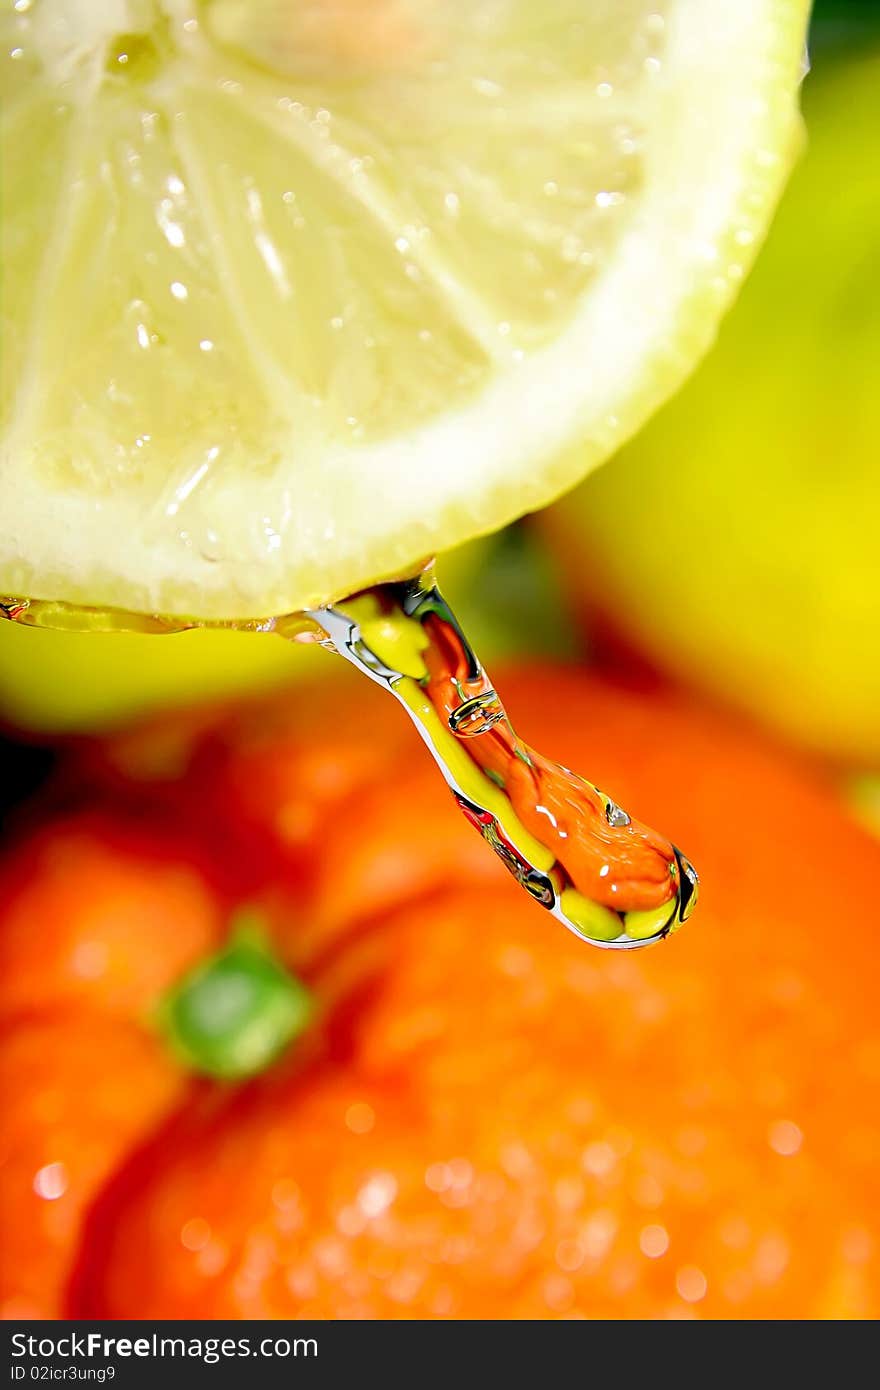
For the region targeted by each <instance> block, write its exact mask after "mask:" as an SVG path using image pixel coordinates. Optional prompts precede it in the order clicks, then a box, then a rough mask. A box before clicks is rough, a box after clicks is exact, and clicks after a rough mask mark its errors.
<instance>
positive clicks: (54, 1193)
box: [33, 1163, 69, 1202]
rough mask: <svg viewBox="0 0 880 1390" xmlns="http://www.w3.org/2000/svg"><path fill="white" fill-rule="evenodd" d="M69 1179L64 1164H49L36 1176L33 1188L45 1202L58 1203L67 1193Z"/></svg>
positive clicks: (40, 1169) (38, 1171) (38, 1170)
mask: <svg viewBox="0 0 880 1390" xmlns="http://www.w3.org/2000/svg"><path fill="white" fill-rule="evenodd" d="M68 1182H69V1178H68V1176H67V1168H66V1167H65V1165H64V1164H63V1163H47V1164H45V1166H44V1167H42V1168H38V1169H37V1171H36V1173H35V1174H34V1182H33V1188H34V1191H35V1192H36V1194H37V1196H38V1197H42V1198H43V1200H44V1201H45V1202H57V1200H58V1198H59V1197H63V1196H64V1194H65V1192H66V1191H67V1187H68Z"/></svg>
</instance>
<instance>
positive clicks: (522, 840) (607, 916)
mask: <svg viewBox="0 0 880 1390" xmlns="http://www.w3.org/2000/svg"><path fill="white" fill-rule="evenodd" d="M308 616H309V617H310V618H312V619H313V621H314V622H315V623H316V624H318V625H319V626H320V627H321V628H322V629H323V630H324V632H325V633H326V638H327V641H328V643H330V644H332V646H333V647H334V648H335V649H336V651H338V652H339V653H340V655H342V656H344V657H345V658H346V659H347V660H348V661H350V662H351V663H352V664H353V665H355V666H357V667H358V668H359V669H360V670H361V671H362V672H363V673H364V674H365V675H368V676H369V677H370V679H371V680H374V681H376V682H377V683H379V684H381V685H384V686H385V687H386V688H387V689H388V690H390V691H391V693H392V694H394V695H395V696H396V698H397V699H398V700H399V701H400V703H401V704H402V705H403V706H404V707H405V708H406V710H407V712H408V713H409V715H410V718H411V719H412V720H413V722H414V723H415V724H416V725H417V726H418V727H419V729H420V731H421V733H422V736H423V738H424V740H425V742H426V743H427V745H428V747H429V749H430V751H431V752H432V754H433V756H434V759H435V761H436V762H437V764H438V766H439V768H440V770H441V772H442V774H443V776H444V777H445V779H446V782H447V784H448V785H449V787H450V789H451V791H452V792H453V795H454V797H455V800H456V802H457V804H458V806H459V808H460V809H461V811H462V812H463V814H464V815H465V816H466V818H467V819H468V820H469V821H470V823H471V824H472V825H473V826H474V828H475V829H476V830H478V831H479V832H480V834H481V835H482V836H483V838H484V839H485V840H486V842H487V844H489V846H490V847H491V848H492V849H493V850H494V852H495V853H496V854H497V855H498V857H499V858H500V859H501V861H502V862H503V863H504V865H505V867H506V868H507V869H508V871H509V872H510V873H511V874H512V875H513V876H514V877H515V878H516V880H517V882H518V883H520V884H521V885H522V887H523V888H524V889H525V890H526V892H528V893H529V895H530V896H531V897H533V898H534V899H535V901H536V902H538V903H540V904H541V905H542V906H543V907H545V908H546V909H548V910H549V911H550V912H551V914H552V915H553V916H554V917H555V918H556V919H557V920H558V921H559V922H561V923H562V924H563V925H565V926H566V927H568V928H569V930H571V931H572V932H574V933H576V934H577V935H578V936H579V937H580V938H581V939H587V940H590V941H592V942H593V943H594V944H596V945H598V946H603V947H606V948H608V947H617V948H623V949H632V948H636V947H639V946H642V945H644V944H647V943H648V942H653V941H658V940H660V939H662V937H664V936H666V935H668V934H669V932H671V931H673V930H674V929H675V928H676V927H677V926H678V925H679V924H680V922H682V921H684V920H685V918H686V916H687V915H688V914H689V913H690V911H691V910H692V908H693V905H694V903H695V901H696V889H697V878H696V874H695V873H694V871H693V869H692V867H691V865H690V864H689V863H688V861H687V860H686V859H685V858H684V857H683V856H682V855H681V854H680V853H679V851H678V850H676V849H675V847H674V846H673V845H671V844H669V843H668V842H666V843H665V844H664V843H663V842H662V841H661V840H660V838H659V837H657V836H655V835H653V833H652V832H649V831H647V830H646V829H645V827H643V826H641V825H640V824H639V823H638V822H637V821H634V820H633V819H632V818H631V817H630V815H629V814H628V813H627V812H626V811H624V810H623V809H622V808H621V807H620V806H618V804H617V803H616V802H614V801H613V800H611V798H609V797H607V796H606V795H605V794H604V793H602V792H600V791H599V790H598V789H597V788H596V787H594V786H592V784H591V783H589V782H586V781H585V780H584V779H583V778H580V777H578V776H577V775H576V774H575V773H573V772H570V771H569V770H568V769H567V768H563V767H560V766H559V765H558V764H556V763H553V762H551V761H550V760H549V759H547V758H545V757H543V756H542V755H541V754H539V753H536V752H535V751H534V750H533V749H530V748H528V747H527V745H526V744H524V743H523V742H522V741H521V740H520V739H519V738H518V737H517V735H516V732H515V731H514V729H513V727H512V726H511V724H510V721H509V719H508V717H507V714H506V711H505V709H504V705H503V703H502V702H501V699H500V697H499V695H498V693H497V691H496V690H495V689H494V687H493V686H492V685H491V684H490V682H489V680H488V677H487V676H486V673H485V672H484V671H483V668H482V666H481V665H480V662H479V660H478V658H477V656H476V654H475V653H474V651H473V649H472V648H471V646H470V645H469V643H468V641H467V639H466V637H465V635H464V633H463V631H462V629H461V627H460V625H459V623H458V621H457V619H456V618H455V616H454V614H453V613H452V612H451V610H450V609H449V607H448V605H447V604H446V602H445V600H444V599H443V597H442V595H441V594H440V592H439V590H438V589H437V588H436V586H435V584H434V582H433V575H432V573H431V572H430V570H426V571H425V572H423V574H422V575H420V576H418V577H417V578H415V579H412V580H408V581H404V582H401V583H397V584H384V585H378V586H376V587H375V588H374V589H371V590H368V591H366V592H365V593H363V594H360V595H356V596H355V597H354V598H353V599H350V600H346V601H345V602H343V603H341V604H339V605H337V606H335V607H333V608H326V609H315V610H313V611H312V612H311V613H310V614H309V615H308ZM600 827H603V828H602V829H601V830H600ZM609 832H610V839H609ZM617 837H619V844H618V843H617ZM578 846H580V847H586V846H591V850H590V855H591V856H592V857H591V858H590V862H592V863H593V864H594V865H595V867H594V869H593V870H592V871H591V875H590V879H589V881H584V882H583V883H581V882H579V880H578V874H577V873H576V872H573V871H572V868H571V865H573V863H575V862H578V856H577V854H576V853H575V849H576V847H578ZM588 857H590V856H589V855H588ZM597 860H598V863H597V862H596V861H597ZM615 1164H616V1156H615V1153H614V1151H613V1149H612V1148H611V1147H610V1145H608V1144H605V1143H596V1144H593V1145H590V1146H589V1147H588V1149H587V1150H586V1151H585V1155H584V1166H585V1169H586V1171H588V1172H591V1173H592V1174H593V1175H594V1176H596V1177H601V1176H604V1175H606V1174H607V1172H609V1171H610V1170H611V1168H613V1167H614V1165H615Z"/></svg>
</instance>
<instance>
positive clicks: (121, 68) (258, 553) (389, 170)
mask: <svg viewBox="0 0 880 1390" xmlns="http://www.w3.org/2000/svg"><path fill="white" fill-rule="evenodd" d="M807 9H808V5H807V3H806V0H749V2H748V3H744V4H737V5H730V4H728V3H727V0H626V3H620V0H613V3H612V0H592V3H584V0H548V3H545V4H544V5H542V6H541V7H540V9H539V10H536V9H535V6H534V5H533V4H532V0H504V2H503V3H501V4H498V3H495V0H478V3H467V4H465V3H463V2H462V3H457V4H440V3H437V0H380V2H379V3H370V4H368V3H365V0H321V3H318V4H309V5H301V4H295V3H293V0H290V2H289V3H285V2H284V0H256V3H250V4H245V3H242V2H241V0H183V2H181V0H112V2H111V0H94V3H90V4H88V5H85V4H83V3H82V2H81V0H4V4H3V8H2V11H0V39H2V44H0V48H2V60H3V82H4V92H5V100H4V111H3V146H4V148H3V156H4V170H5V173H4V178H5V203H4V212H3V223H2V235H3V253H4V258H5V262H6V271H7V276H6V293H5V300H4V315H5V323H4V329H3V332H4V339H5V342H4V353H3V382H2V401H0V411H2V441H3V442H2V476H0V482H2V490H3V499H4V505H3V517H2V525H0V589H2V590H4V591H8V592H9V593H11V594H19V595H22V596H25V597H29V598H31V599H36V598H48V599H50V600H58V601H63V602H66V603H79V604H85V605H92V606H98V607H106V606H113V607H116V608H122V609H127V610H131V611H135V612H164V613H174V614H190V613H191V614H196V615H199V616H203V617H213V618H236V617H242V616H248V615H261V614H266V613H269V612H273V613H279V612H287V611H292V610H297V609H301V608H305V607H312V606H314V605H316V604H318V603H320V602H323V601H326V600H328V599H331V598H333V597H334V596H338V595H340V594H342V593H344V592H349V591H352V590H354V589H357V588H359V587H362V586H364V585H366V584H369V583H372V582H374V581H375V580H377V579H380V578H384V577H388V576H391V575H394V574H396V573H399V572H401V571H402V570H406V569H408V568H410V567H412V566H413V565H414V564H415V563H416V562H418V561H419V560H420V559H421V558H422V557H424V556H425V555H427V554H430V553H432V552H434V551H436V550H437V549H445V548H446V547H448V546H450V545H452V544H455V543H458V542H460V541H462V540H464V539H466V538H467V537H469V536H473V535H476V534H477V533H479V532H483V531H487V530H491V529H493V528H495V527H497V526H499V525H501V524H502V523H503V522H505V521H507V520H508V519H510V518H511V517H513V516H514V515H518V514H520V513H522V512H523V511H525V510H528V509H530V508H534V507H537V506H539V505H541V504H543V503H545V502H546V501H548V499H549V498H550V497H551V496H554V495H555V494H558V493H559V492H560V491H561V490H562V489H563V488H564V487H566V486H568V485H569V484H571V483H572V482H573V481H575V479H576V478H578V477H580V476H581V475H582V474H583V473H584V472H586V471H587V470H588V469H589V468H590V467H591V466H592V465H593V464H595V463H596V462H597V461H598V460H599V459H600V458H602V457H603V456H604V455H606V454H607V453H608V452H609V451H610V450H611V449H612V448H614V447H615V446H616V445H618V444H619V443H620V442H621V441H622V440H623V439H624V438H625V437H626V436H627V435H628V434H630V433H631V432H632V431H633V430H634V429H635V428H636V426H637V425H638V424H639V423H640V422H641V421H642V419H643V418H644V417H645V415H646V414H647V413H648V411H649V410H650V409H651V408H652V407H653V406H654V405H656V404H657V402H658V401H659V400H660V399H661V398H662V397H663V396H665V395H666V394H668V392H669V391H670V390H671V389H672V388H673V387H674V386H676V385H677V384H678V383H679V382H680V381H681V379H682V377H683V376H684V375H685V373H686V372H687V371H688V370H689V368H690V367H691V366H692V365H693V363H694V361H695V360H696V359H697V358H698V357H699V355H700V354H701V352H702V351H703V350H704V349H705V348H706V346H707V345H708V343H709V341H710V340H711V338H712V335H713V333H714V330H715V326H716V324H717V321H718V319H719V317H720V315H721V312H722V310H723V309H724V307H725V306H726V304H727V303H728V301H729V299H730V298H731V296H732V294H733V293H734V290H735V288H736V287H737V285H738V282H739V280H740V278H741V277H742V275H743V273H744V270H745V269H746V267H747V265H748V264H749V262H750V261H751V259H752V256H753V255H754V252H755V249H756V246H757V243H758V241H759V240H760V238H761V236H762V234H763V231H764V227H765V224H766V222H767V219H768V217H769V215H770V212H771V209H772V208H773V206H774V204H775V201H776V198H777V196H778V194H779V191H780V188H781V185H782V182H783V179H784V176H785V173H786V172H787V168H788V164H789V160H790V155H791V153H792V150H793V148H794V146H795V144H796V135H797V132H798V130H799V126H798V117H797V112H796V88H797V81H798V77H799V72H800V65H801V57H802V46H803V38H804V28H805V22H806V11H807ZM575 440H577V441H579V448H578V449H577V451H575V452H572V451H570V450H567V448H566V446H568V445H570V444H572V443H573V442H574V441H575Z"/></svg>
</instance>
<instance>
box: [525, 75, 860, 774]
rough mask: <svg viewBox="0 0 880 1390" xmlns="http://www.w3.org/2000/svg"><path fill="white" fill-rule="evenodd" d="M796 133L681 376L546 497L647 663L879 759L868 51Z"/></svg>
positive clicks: (818, 84) (586, 578) (579, 571)
mask: <svg viewBox="0 0 880 1390" xmlns="http://www.w3.org/2000/svg"><path fill="white" fill-rule="evenodd" d="M804 106H805V116H806V118H807V127H808V134H809V147H808V152H807V154H806V157H805V159H804V160H803V161H802V163H801V165H800V166H799V168H798V169H797V171H796V173H795V175H794V178H793V179H792V182H791V185H790V187H789V189H788V192H787V193H786V195H785V198H784V200H783V203H782V205H781V207H780V211H779V214H778V217H777V219H776V222H775V223H774V226H773V230H772V233H771V235H770V237H769V239H768V242H767V245H766V248H765V250H764V251H763V253H762V256H761V259H760V261H759V263H758V267H757V269H756V271H755V274H754V276H753V277H752V278H751V279H750V281H749V284H748V285H747V287H746V289H745V291H744V292H743V295H742V298H741V299H740V300H739V302H738V303H737V306H736V308H735V309H734V311H733V313H732V314H731V316H730V318H729V319H728V321H727V323H726V324H725V326H724V328H723V330H722V333H721V336H720V338H719V341H718V343H717V345H716V347H715V349H714V350H713V352H712V353H711V354H710V356H709V357H708V358H707V360H706V361H705V363H704V364H703V366H702V367H701V369H700V370H699V371H698V372H697V374H696V375H695V376H694V378H693V380H692V381H691V382H690V383H689V385H688V386H687V387H686V388H685V389H684V390H683V391H682V392H681V393H680V394H679V395H678V396H677V397H676V398H675V400H673V401H672V402H671V403H670V404H668V405H667V406H666V407H665V408H664V410H663V411H662V412H661V413H660V414H659V415H658V416H657V417H656V418H655V419H654V420H653V421H652V423H651V424H650V425H649V426H648V428H647V429H646V430H645V431H644V432H643V433H642V434H640V435H639V436H638V437H637V438H636V439H635V440H634V441H633V442H632V443H631V444H630V445H629V446H628V447H627V448H626V449H624V450H623V452H622V453H621V454H620V455H619V456H618V457H617V458H616V459H615V461H614V463H613V464H612V466H611V467H609V468H607V469H604V470H602V471H601V473H599V474H597V475H595V476H594V477H591V478H590V479H588V481H587V482H586V483H585V484H584V485H583V486H582V487H581V488H580V489H578V491H577V492H576V493H575V494H573V495H572V496H571V497H570V498H569V499H567V500H566V501H565V502H564V503H562V504H561V505H560V506H559V507H557V508H555V509H554V510H553V512H552V513H551V514H550V515H548V517H547V519H546V524H547V526H548V527H549V528H550V531H551V533H552V535H553V537H554V540H555V542H556V544H557V546H558V548H559V549H560V550H561V551H562V553H563V554H564V555H565V557H566V561H567V567H568V574H569V578H570V582H571V584H572V585H573V586H574V587H575V589H576V591H577V598H578V600H579V601H580V602H581V603H582V604H583V605H584V606H585V608H586V609H587V610H588V612H589V611H590V610H592V612H593V614H594V615H596V614H598V615H600V616H601V618H602V619H603V620H608V619H610V620H611V622H612V624H613V625H614V627H615V628H616V630H617V632H618V633H620V634H622V636H623V637H624V638H625V639H626V640H627V641H628V642H629V643H631V644H635V645H636V646H637V647H638V648H640V649H641V650H642V651H643V652H645V653H647V654H648V655H649V657H650V658H651V659H652V661H653V662H655V663H656V664H657V665H659V666H660V667H661V668H662V669H664V670H666V671H667V672H670V673H672V674H674V675H675V676H677V677H680V678H682V677H683V678H684V679H686V680H687V681H689V682H692V683H694V684H696V685H699V686H701V687H703V688H704V689H706V690H709V691H712V692H713V693H714V694H716V695H718V696H720V697H721V698H723V699H724V700H727V701H730V702H732V703H735V704H737V705H738V706H740V707H741V708H742V709H744V710H746V711H748V712H749V713H750V714H752V715H754V716H756V717H757V718H759V719H761V720H762V721H764V722H766V723H768V724H770V725H772V726H774V727H776V728H777V729H780V730H782V731H783V732H784V733H785V734H786V735H788V736H790V737H792V738H794V739H797V740H799V741H800V742H802V743H804V744H806V745H808V746H810V747H812V748H815V749H818V750H821V751H823V752H826V753H830V754H832V755H835V756H840V757H843V758H846V759H853V760H857V761H862V762H864V761H870V762H872V763H874V764H877V763H878V762H880V461H878V440H880V391H878V388H877V371H878V365H880V251H878V248H880V160H878V158H877V150H878V145H880V52H878V51H875V52H874V53H873V55H870V54H869V55H867V56H860V57H858V58H849V59H847V60H845V61H839V62H838V63H837V64H835V66H834V67H833V68H830V69H829V70H828V71H822V68H821V63H820V64H819V70H818V71H815V72H814V73H813V74H812V75H811V76H810V78H809V79H808V82H807V85H806V90H805V98H804Z"/></svg>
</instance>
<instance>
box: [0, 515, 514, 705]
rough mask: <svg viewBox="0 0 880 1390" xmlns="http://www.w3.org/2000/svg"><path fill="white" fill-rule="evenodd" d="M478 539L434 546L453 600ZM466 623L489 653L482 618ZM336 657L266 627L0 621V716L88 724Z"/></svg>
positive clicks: (235, 689) (330, 670)
mask: <svg viewBox="0 0 880 1390" xmlns="http://www.w3.org/2000/svg"><path fill="white" fill-rule="evenodd" d="M488 546H489V543H488V542H487V541H485V540H478V541H472V542H471V543H470V544H469V545H463V546H459V547H458V549H457V550H453V551H450V552H448V554H446V555H444V556H443V562H442V564H441V566H440V576H441V578H442V581H443V588H444V592H446V593H448V594H449V595H450V596H451V597H452V598H453V599H454V600H455V601H456V603H458V602H459V598H458V596H459V595H464V596H465V599H466V601H465V603H464V604H462V605H461V606H462V607H463V608H467V595H468V593H469V592H470V591H471V590H472V589H474V587H475V586H476V582H477V579H478V576H479V574H480V571H481V570H482V569H483V568H484V566H485V563H486V554H487V550H488ZM471 602H473V601H472V600H471ZM70 616H71V618H75V617H78V616H79V615H78V614H74V613H72V614H71V615H70ZM475 626H476V627H477V628H478V631H479V634H480V637H481V638H482V639H483V646H484V649H485V650H487V651H489V652H490V653H491V652H492V650H493V642H492V635H493V633H492V626H493V625H492V622H491V620H490V621H489V623H488V624H487V623H486V622H483V623H482V624H480V623H479V621H478V622H477V623H476V624H475ZM339 665H341V663H337V662H336V661H334V660H332V659H331V658H330V657H329V656H328V654H327V653H326V652H323V651H321V650H320V648H317V647H315V646H312V645H303V644H302V643H298V642H297V643H292V642H285V641H282V639H281V638H280V637H277V636H275V635H273V634H271V633H259V632H232V631H229V630H224V629H209V628H203V629H199V630H195V631H190V632H175V633H166V634H163V635H161V636H156V635H155V634H152V633H139V632H127V631H121V632H109V633H108V632H74V631H70V632H66V631H58V630H55V629H52V628H40V627H26V626H24V625H22V624H19V623H14V622H2V621H0V722H6V723H9V724H12V725H14V726H15V727H18V728H20V729H30V730H34V731H39V732H42V733H61V732H67V733H72V732H83V731H86V730H96V729H100V728H105V727H107V726H109V725H112V724H117V723H120V722H122V721H124V720H127V719H131V718H134V717H136V716H140V715H143V714H146V713H149V712H150V711H153V710H158V709H166V708H172V707H175V706H182V705H186V704H192V703H195V702H197V701H200V700H208V699H219V698H222V697H223V696H227V695H236V694H240V693H241V694H243V693H245V692H246V691H257V690H266V689H269V688H270V687H272V686H277V685H282V684H284V683H285V682H287V681H297V680H300V679H302V678H303V677H309V678H312V679H325V680H332V679H333V677H334V675H335V674H336V671H337V666H339Z"/></svg>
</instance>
